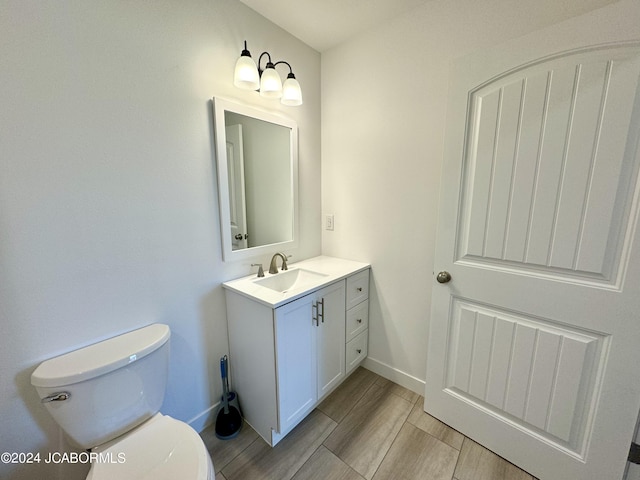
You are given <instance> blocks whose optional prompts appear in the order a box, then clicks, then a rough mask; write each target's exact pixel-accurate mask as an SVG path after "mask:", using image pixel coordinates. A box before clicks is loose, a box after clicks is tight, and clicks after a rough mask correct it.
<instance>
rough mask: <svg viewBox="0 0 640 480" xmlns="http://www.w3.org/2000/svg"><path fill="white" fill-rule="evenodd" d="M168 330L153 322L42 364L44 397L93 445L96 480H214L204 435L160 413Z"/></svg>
mask: <svg viewBox="0 0 640 480" xmlns="http://www.w3.org/2000/svg"><path fill="white" fill-rule="evenodd" d="M169 337H170V330H169V327H168V326H167V325H161V324H153V325H149V326H147V327H144V328H141V329H139V330H134V331H132V332H129V333H126V334H123V335H119V336H117V337H113V338H110V339H108V340H105V341H102V342H99V343H96V344H93V345H90V346H88V347H85V348H81V349H79V350H75V351H72V352H69V353H67V354H65V355H61V356H59V357H55V358H52V359H50V360H47V361H45V362H43V363H42V364H40V365H39V366H38V368H36V370H35V371H34V372H33V374H32V375H31V383H32V384H33V385H34V386H35V387H36V390H37V391H38V393H39V395H40V398H41V401H42V403H43V405H44V406H45V407H46V409H47V410H48V411H49V413H50V414H51V415H52V416H53V418H54V420H55V421H56V422H57V423H58V424H59V425H60V427H62V429H63V430H64V431H65V433H66V434H67V435H68V437H69V439H70V440H71V442H72V443H74V444H76V445H77V446H78V447H81V448H84V449H90V450H91V452H90V458H91V469H90V471H89V474H88V476H87V479H91V480H107V479H109V480H111V479H114V478H117V479H119V480H129V479H131V480H133V479H136V480H143V479H145V480H146V479H148V480H151V479H154V480H169V479H172V480H173V479H176V478H180V479H184V480H214V478H215V471H214V468H213V463H212V462H211V457H210V456H209V452H208V451H207V449H206V447H205V445H204V443H203V441H202V439H201V438H200V435H198V433H197V432H196V431H195V430H194V429H193V428H191V427H190V426H189V425H187V424H186V423H184V422H181V421H179V420H176V419H174V418H171V417H170V416H168V415H163V414H161V413H159V410H160V406H161V404H162V400H163V398H164V391H165V388H166V384H167V377H168V364H169V362H168V360H169Z"/></svg>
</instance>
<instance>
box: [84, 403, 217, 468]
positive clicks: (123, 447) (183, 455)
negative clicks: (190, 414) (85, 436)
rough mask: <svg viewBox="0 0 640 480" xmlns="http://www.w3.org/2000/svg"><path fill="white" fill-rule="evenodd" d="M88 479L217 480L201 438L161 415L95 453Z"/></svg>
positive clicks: (191, 429)
mask: <svg viewBox="0 0 640 480" xmlns="http://www.w3.org/2000/svg"><path fill="white" fill-rule="evenodd" d="M92 453H95V454H96V455H94V458H96V461H95V462H94V463H92V465H91V470H90V471H89V475H88V476H87V480H112V479H114V478H117V479H134V478H135V479H136V480H175V479H177V478H180V479H182V478H184V479H202V480H214V477H215V476H214V470H213V464H212V463H211V457H209V452H207V449H206V448H205V446H204V444H203V443H202V440H201V438H200V435H198V434H197V432H196V431H195V430H194V429H193V428H191V427H190V426H189V425H187V424H186V423H183V422H180V421H178V420H175V419H173V418H171V417H169V416H165V415H162V414H160V413H157V414H156V415H155V416H153V417H151V419H149V420H147V421H146V422H144V423H143V424H142V425H140V426H138V427H136V428H135V429H134V430H132V431H130V432H128V433H125V434H124V435H122V436H120V437H118V438H117V439H116V440H113V441H111V442H108V443H106V444H104V445H100V446H99V447H96V448H94V449H93V450H92Z"/></svg>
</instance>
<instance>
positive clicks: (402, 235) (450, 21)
mask: <svg viewBox="0 0 640 480" xmlns="http://www.w3.org/2000/svg"><path fill="white" fill-rule="evenodd" d="M608 3H612V2H610V1H601V2H582V1H577V2H575V1H574V2H572V1H564V2H555V1H554V2H513V1H503V0H491V1H489V0H487V1H482V2H478V1H475V0H450V1H434V2H428V3H426V4H424V5H423V6H421V7H418V8H416V9H414V10H413V11H411V12H409V13H407V14H406V15H402V16H400V17H398V18H396V19H393V20H391V21H390V22H389V23H388V24H386V25H384V26H381V27H380V28H377V29H375V30H372V31H370V32H368V33H367V34H364V35H360V36H358V37H356V38H354V39H353V40H351V41H349V42H347V43H344V44H342V45H340V46H338V47H336V48H334V49H331V50H329V51H327V52H323V54H322V212H323V213H325V214H328V213H333V214H334V215H335V230H334V231H323V235H322V239H323V246H322V249H323V254H325V255H334V256H339V257H346V258H352V259H354V260H361V261H369V262H371V264H372V267H373V270H372V271H373V283H372V286H373V288H372V292H371V300H370V302H371V304H370V329H369V358H368V359H367V360H366V364H365V365H366V366H367V367H369V368H371V369H373V370H374V371H377V372H378V373H381V374H382V375H384V376H386V377H388V378H391V379H393V380H395V381H397V382H398V383H401V384H403V385H405V386H407V387H409V388H412V389H414V390H415V391H417V392H421V391H422V389H423V384H424V377H425V365H426V355H427V352H426V343H427V332H428V321H429V315H430V309H431V288H432V285H433V283H434V280H433V276H432V272H434V271H437V270H438V265H437V262H436V260H435V259H434V256H433V255H434V248H435V240H436V223H437V215H438V196H439V183H440V175H441V163H442V155H443V140H444V129H445V122H446V106H447V93H448V84H449V78H448V75H449V65H450V63H451V61H452V60H454V59H455V58H458V57H462V56H464V55H468V54H470V53H471V52H473V51H475V50H478V49H483V48H488V47H491V46H494V45H497V44H500V43H501V42H505V41H507V40H509V39H513V38H516V37H519V36H522V35H525V34H527V33H529V32H534V31H537V32H540V31H542V30H541V29H544V28H545V27H546V26H548V25H551V24H554V23H555V24H556V25H555V26H553V27H550V28H549V31H550V32H555V34H558V32H560V34H562V32H565V31H566V33H565V38H566V37H567V36H569V38H572V37H571V36H573V37H575V39H576V47H577V46H578V45H586V44H589V43H592V42H595V43H598V42H605V41H610V40H607V39H608V38H609V39H613V38H614V37H612V36H611V35H610V33H611V32H614V31H616V30H623V31H624V30H626V31H627V32H631V34H635V35H636V38H640V30H639V27H638V25H640V3H638V2H637V0H628V1H622V2H617V3H613V4H612V5H610V6H606V7H604V8H601V9H599V10H595V11H593V12H592V13H585V12H587V11H588V10H590V9H593V8H596V7H599V6H602V5H606V4H608ZM578 15H581V16H578ZM569 18H572V20H568V21H567V22H566V23H557V22H560V21H563V20H565V19H569ZM543 37H544V35H543ZM553 38H554V37H553V36H549V39H550V40H549V41H550V42H551V41H552V39H553ZM525 41H526V37H525Z"/></svg>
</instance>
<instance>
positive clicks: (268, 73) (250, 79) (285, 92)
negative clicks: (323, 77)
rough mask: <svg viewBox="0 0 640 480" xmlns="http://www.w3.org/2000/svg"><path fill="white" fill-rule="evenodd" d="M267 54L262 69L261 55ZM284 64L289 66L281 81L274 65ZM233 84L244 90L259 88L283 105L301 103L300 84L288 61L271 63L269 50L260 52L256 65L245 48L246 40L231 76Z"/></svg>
mask: <svg viewBox="0 0 640 480" xmlns="http://www.w3.org/2000/svg"><path fill="white" fill-rule="evenodd" d="M264 55H266V56H267V64H266V65H265V67H264V69H262V68H260V62H262V57H263V56H264ZM281 63H283V64H285V65H286V66H287V67H289V74H288V75H287V79H286V80H285V81H284V83H282V80H281V78H280V75H279V74H278V72H277V71H276V66H277V65H279V64H281ZM233 84H234V85H235V86H236V87H238V88H242V89H244V90H259V91H260V95H261V96H262V97H265V98H279V99H280V103H282V104H283V105H290V106H296V105H302V90H301V89H300V84H299V83H298V80H296V76H295V75H294V74H293V69H292V68H291V65H289V63H288V62H285V61H283V60H280V61H278V62H275V63H273V62H272V61H271V55H270V54H269V52H262V54H260V57H259V58H258V65H257V66H256V62H254V61H253V59H252V58H251V53H249V50H247V41H246V40H245V42H244V50H242V53H241V54H240V58H239V59H238V61H237V62H236V70H235V73H234V77H233Z"/></svg>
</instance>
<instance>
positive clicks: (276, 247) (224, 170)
mask: <svg viewBox="0 0 640 480" xmlns="http://www.w3.org/2000/svg"><path fill="white" fill-rule="evenodd" d="M212 105H213V119H214V134H215V138H214V141H215V154H216V165H217V172H218V175H217V177H218V202H219V204H220V233H221V235H222V258H223V260H224V261H225V262H230V261H237V260H245V259H247V258H251V257H256V256H259V255H266V254H269V253H275V252H278V251H281V250H290V249H292V248H297V246H298V125H297V124H296V122H295V121H293V120H291V119H288V118H285V117H282V116H280V115H277V114H274V113H270V112H266V111H263V110H260V109H257V108H255V107H252V106H248V105H243V104H240V103H235V102H232V101H229V100H225V99H221V98H217V97H214V98H213V99H212ZM226 111H228V112H235V113H239V114H241V115H245V116H247V117H252V118H257V119H259V120H263V121H265V122H269V123H273V124H276V125H281V126H283V127H287V128H289V129H290V131H291V136H290V142H289V145H290V156H289V158H290V161H291V178H290V180H289V181H290V185H291V195H292V196H293V198H292V205H293V211H292V212H291V223H292V237H293V238H292V240H289V241H284V242H278V243H271V244H268V245H260V246H256V247H250V248H244V249H239V250H233V248H232V245H231V218H230V205H229V170H228V167H227V165H228V163H227V150H226V131H225V118H224V113H225V112H226Z"/></svg>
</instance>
